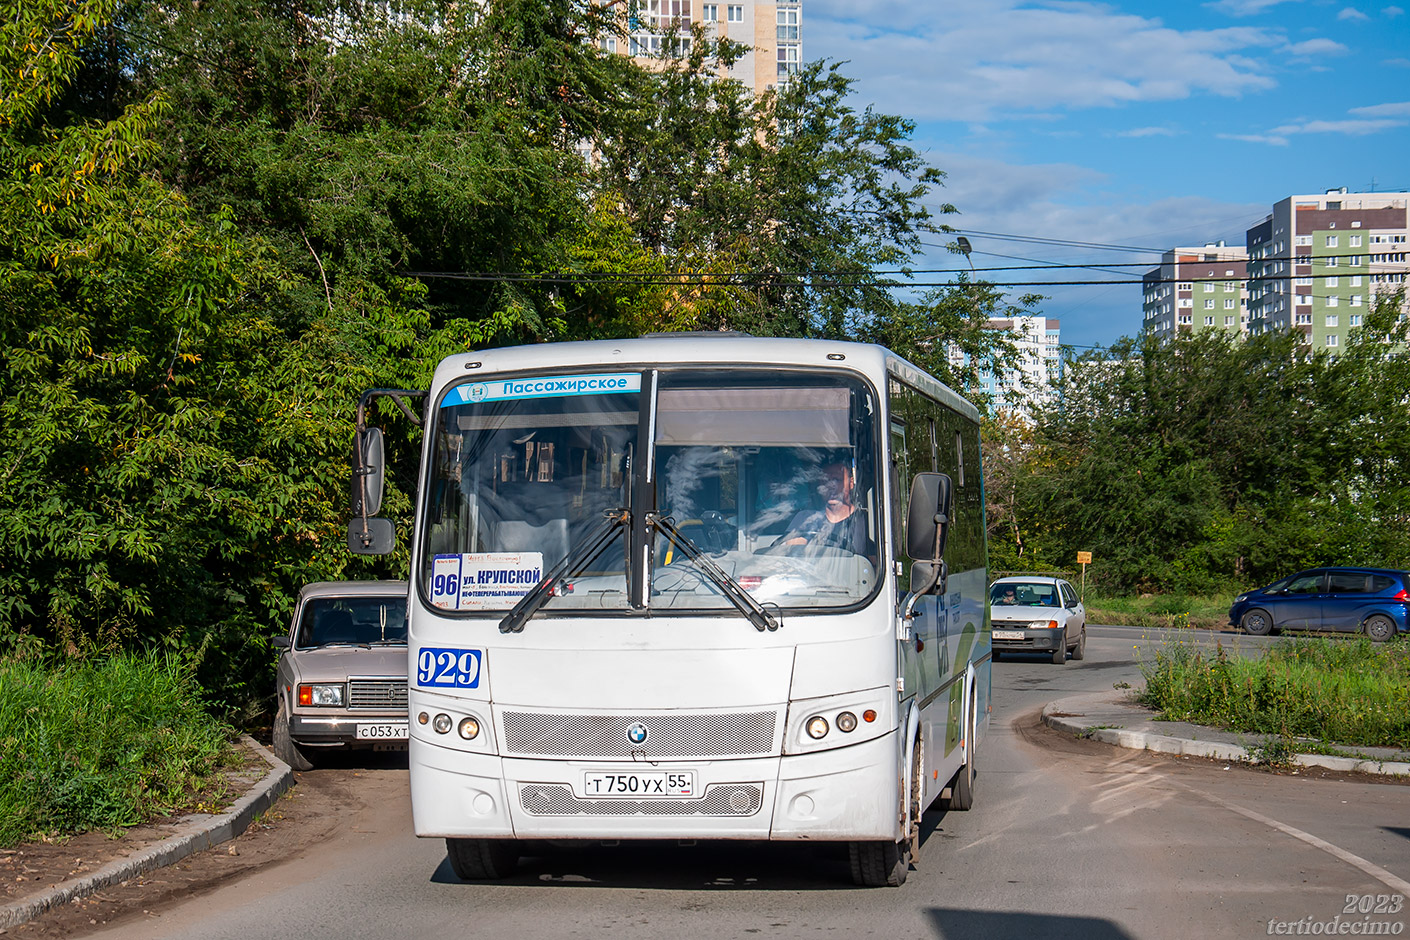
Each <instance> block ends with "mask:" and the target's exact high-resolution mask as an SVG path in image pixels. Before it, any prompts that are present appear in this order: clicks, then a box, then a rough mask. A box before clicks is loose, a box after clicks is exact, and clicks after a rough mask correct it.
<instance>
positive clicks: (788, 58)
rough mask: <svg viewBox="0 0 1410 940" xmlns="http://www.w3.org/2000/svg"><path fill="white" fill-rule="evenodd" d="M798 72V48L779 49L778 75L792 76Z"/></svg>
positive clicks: (790, 46)
mask: <svg viewBox="0 0 1410 940" xmlns="http://www.w3.org/2000/svg"><path fill="white" fill-rule="evenodd" d="M796 71H798V46H796V45H789V46H782V45H781V46H779V47H778V74H779V75H790V74H792V73H794V72H796Z"/></svg>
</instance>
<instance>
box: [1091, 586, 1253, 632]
mask: <svg viewBox="0 0 1410 940" xmlns="http://www.w3.org/2000/svg"><path fill="white" fill-rule="evenodd" d="M1233 600H1234V595H1232V594H1215V595H1209V596H1200V595H1187V594H1154V595H1147V596H1142V597H1102V596H1100V595H1097V594H1094V593H1092V592H1088V594H1087V599H1086V601H1085V605H1086V607H1087V622H1088V623H1104V624H1111V625H1113V626H1124V627H1165V628H1171V627H1206V628H1212V629H1218V628H1221V627H1223V626H1225V625H1227V624H1228V622H1229V606H1230V604H1232V603H1233Z"/></svg>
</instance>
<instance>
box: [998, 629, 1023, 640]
mask: <svg viewBox="0 0 1410 940" xmlns="http://www.w3.org/2000/svg"><path fill="white" fill-rule="evenodd" d="M994 639H996V640H1021V639H1023V631H1022V630H995V631H994Z"/></svg>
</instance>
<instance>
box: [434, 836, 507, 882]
mask: <svg viewBox="0 0 1410 940" xmlns="http://www.w3.org/2000/svg"><path fill="white" fill-rule="evenodd" d="M446 857H447V858H449V859H450V868H451V871H453V872H455V877H457V878H459V879H460V880H461V881H494V880H496V879H499V878H508V877H509V876H510V875H512V874H514V869H516V868H518V867H519V844H518V843H517V842H515V841H514V840H513V839H446Z"/></svg>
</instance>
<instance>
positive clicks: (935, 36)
mask: <svg viewBox="0 0 1410 940" xmlns="http://www.w3.org/2000/svg"><path fill="white" fill-rule="evenodd" d="M877 24H884V25H881V26H879V25H877ZM1313 42H1316V40H1314V41H1313ZM1279 47H1286V40H1285V39H1284V38H1283V37H1282V35H1281V34H1280V33H1278V32H1277V31H1274V30H1266V29H1260V28H1255V27H1229V28H1223V29H1210V30H1184V31H1182V30H1177V29H1171V28H1168V27H1166V26H1164V25H1163V24H1162V23H1161V21H1160V20H1157V19H1151V18H1147V17H1142V16H1136V15H1132V14H1127V13H1122V12H1120V11H1116V10H1113V9H1112V8H1110V7H1108V6H1104V5H1098V4H1094V3H1085V2H1069V3H1061V4H1049V5H1042V6H1039V5H1035V4H1033V3H1030V2H1027V0H987V2H986V0H953V2H951V3H948V4H946V10H945V16H944V17H937V16H935V15H934V11H933V10H932V9H931V8H930V7H929V6H928V5H926V4H907V3H901V2H899V0H870V2H868V0H859V2H848V0H810V2H809V4H808V49H809V55H823V56H830V57H833V58H840V59H846V60H849V61H850V62H851V66H850V67H849V70H848V72H849V74H850V75H853V76H855V77H856V78H857V79H858V86H859V88H858V90H859V91H860V92H861V93H862V97H864V98H865V99H866V100H869V101H876V102H877V104H878V106H879V107H880V108H881V109H882V110H884V111H888V112H891V113H900V114H906V115H908V116H911V117H915V118H918V119H922V120H924V119H945V120H962V121H985V120H991V119H993V118H994V117H995V116H1003V115H1012V114H1024V115H1030V114H1032V113H1033V112H1042V111H1048V110H1061V111H1072V110H1077V109H1084V108H1105V107H1113V106H1118V105H1123V104H1128V103H1133V102H1142V101H1168V100H1178V99H1183V98H1189V97H1191V96H1194V95H1199V94H1213V95H1220V96H1226V97H1236V96H1239V95H1243V94H1245V93H1249V92H1254V91H1260V90H1264V89H1268V88H1272V87H1274V86H1275V84H1276V83H1275V82H1274V81H1273V79H1272V78H1271V77H1269V74H1268V73H1269V71H1270V69H1269V68H1268V67H1267V66H1266V65H1264V64H1263V63H1261V62H1260V61H1259V60H1258V59H1257V58H1256V56H1257V54H1258V53H1259V52H1261V51H1264V50H1267V51H1271V50H1273V49H1276V48H1279ZM819 50H826V51H821V52H820V51H819Z"/></svg>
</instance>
